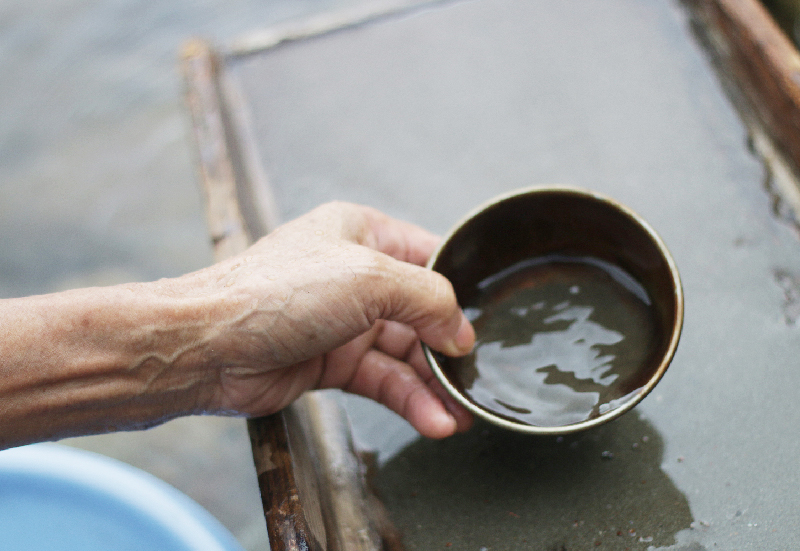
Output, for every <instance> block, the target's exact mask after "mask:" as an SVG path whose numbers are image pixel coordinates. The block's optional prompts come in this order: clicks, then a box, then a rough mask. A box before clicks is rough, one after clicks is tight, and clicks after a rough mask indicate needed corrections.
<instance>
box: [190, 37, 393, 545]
mask: <svg viewBox="0 0 800 551" xmlns="http://www.w3.org/2000/svg"><path fill="white" fill-rule="evenodd" d="M223 65H224V58H222V57H221V56H219V55H218V54H216V53H215V51H214V50H213V49H212V48H211V47H210V46H209V45H208V44H206V43H204V42H201V41H192V42H190V43H188V44H187V45H186V46H185V48H184V51H183V63H182V66H183V71H184V78H185V82H186V84H187V91H186V95H187V98H186V100H187V104H188V106H189V110H190V112H191V115H192V129H193V134H194V138H195V141H196V143H197V150H198V152H199V158H198V164H199V167H200V179H201V182H202V186H201V187H202V189H203V192H204V195H205V199H206V210H207V218H208V225H209V230H210V232H211V237H212V242H213V244H214V253H215V256H216V258H217V259H218V260H221V259H223V258H227V257H229V256H232V255H235V254H238V253H240V252H242V251H244V250H245V249H246V248H247V247H248V246H249V244H250V243H252V242H253V241H254V240H255V239H257V238H259V237H261V236H262V235H263V234H265V233H267V232H268V231H270V230H272V229H273V228H274V227H275V226H276V224H277V215H276V210H277V209H276V208H275V205H274V201H273V200H272V197H271V193H270V191H269V189H268V182H267V181H266V177H265V175H264V174H263V172H262V171H261V169H260V165H259V163H258V160H257V159H256V158H255V147H254V144H253V142H252V136H251V135H250V131H249V128H247V116H246V113H244V111H243V109H244V108H243V104H242V102H241V100H240V97H239V96H238V95H236V90H235V87H234V86H233V85H232V83H231V82H230V80H228V79H226V77H225V76H224V70H223ZM248 430H249V433H250V440H251V444H252V453H253V460H254V464H255V468H256V473H257V475H258V483H259V488H260V491H261V499H262V504H263V507H264V516H265V520H266V523H267V533H268V535H269V540H270V547H271V549H272V551H301V550H302V551H378V550H379V549H381V548H382V543H381V541H382V540H381V536H380V535H379V534H378V531H377V530H376V527H375V526H376V524H375V522H374V521H373V518H372V516H371V514H370V513H371V511H372V510H374V509H376V508H375V507H374V506H371V504H372V505H374V501H373V500H374V498H373V497H372V496H370V495H369V493H368V492H367V490H366V484H365V480H364V475H363V469H362V466H361V464H360V463H359V460H358V458H357V455H356V453H355V450H354V447H353V445H352V440H351V437H350V428H349V425H348V424H347V422H346V421H345V419H344V416H343V413H342V411H341V408H340V407H339V406H338V404H336V403H335V401H333V400H332V399H331V398H329V397H327V396H325V395H324V394H322V393H315V392H312V393H306V394H305V395H304V396H303V397H302V398H301V399H299V400H297V401H296V402H295V403H294V404H292V405H291V406H289V407H287V408H286V409H285V410H283V411H281V412H279V413H276V414H274V415H271V416H267V417H263V418H258V419H251V420H249V421H248ZM382 520H383V524H382V525H383V526H386V523H385V519H382ZM391 549H392V550H393V549H398V547H397V546H396V545H395V546H393V547H392V548H391Z"/></svg>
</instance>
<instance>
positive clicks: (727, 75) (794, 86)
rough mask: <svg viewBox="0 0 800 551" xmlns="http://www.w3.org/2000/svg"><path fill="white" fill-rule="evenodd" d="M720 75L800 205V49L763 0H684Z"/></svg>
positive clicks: (784, 190) (790, 197)
mask: <svg viewBox="0 0 800 551" xmlns="http://www.w3.org/2000/svg"><path fill="white" fill-rule="evenodd" d="M683 1H684V3H685V4H686V5H687V6H688V7H689V9H690V12H691V13H692V15H693V18H694V21H693V23H694V25H693V26H694V29H695V31H696V34H697V35H698V36H699V37H700V39H701V41H702V42H703V43H704V44H705V45H706V46H707V49H708V51H709V53H710V54H711V56H712V59H713V61H714V63H715V66H716V68H717V69H718V75H719V76H720V78H721V79H722V81H723V83H724V84H725V86H726V89H727V91H728V93H729V95H730V96H731V98H732V99H733V101H734V104H735V105H736V106H737V108H738V109H739V112H740V115H741V116H742V119H743V120H744V122H745V124H747V125H748V127H749V128H750V131H751V134H752V138H753V145H754V146H755V149H756V151H757V152H758V153H759V154H760V155H761V156H762V157H763V158H764V160H765V161H766V163H767V166H768V168H770V169H771V170H773V172H775V174H773V176H777V178H776V179H775V182H774V184H775V185H777V186H778V187H779V188H780V189H777V190H773V191H775V192H776V193H779V194H780V195H781V196H782V197H783V199H784V200H785V201H787V202H788V203H789V204H790V205H792V206H793V207H794V209H795V212H796V209H797V208H798V207H800V191H798V185H797V182H798V176H800V53H798V51H797V49H796V48H795V46H794V45H793V44H792V42H791V41H790V40H789V38H788V37H787V36H786V35H785V34H784V32H783V31H782V30H781V28H780V27H779V26H778V24H777V23H776V22H775V20H774V19H773V18H772V16H771V15H770V14H769V12H768V11H767V9H766V8H765V7H764V6H763V5H762V4H761V3H760V2H759V1H758V0H683Z"/></svg>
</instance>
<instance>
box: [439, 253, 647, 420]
mask: <svg viewBox="0 0 800 551" xmlns="http://www.w3.org/2000/svg"><path fill="white" fill-rule="evenodd" d="M478 287H479V291H480V293H479V295H478V299H477V301H476V303H475V304H470V305H467V308H466V311H467V313H468V316H469V317H471V318H472V322H473V324H474V326H475V330H476V333H477V345H476V348H475V351H474V352H473V353H472V354H471V355H470V356H467V357H466V358H463V359H461V360H460V361H456V362H454V365H453V369H452V370H451V376H452V377H453V378H454V379H455V380H456V381H457V386H459V387H460V388H463V389H464V391H465V393H466V394H467V395H468V396H469V397H470V399H471V400H473V401H474V402H475V403H476V404H478V405H480V406H482V407H483V408H486V409H488V410H489V411H492V412H494V413H497V414H499V415H501V416H503V417H506V418H511V419H514V420H517V421H521V422H523V423H527V424H531V425H537V426H563V425H569V424H573V423H577V422H580V421H584V420H587V419H590V418H593V417H597V416H598V415H600V414H602V413H605V412H606V411H608V410H610V409H613V408H615V407H618V406H619V405H621V404H622V403H624V402H625V400H626V398H627V397H628V396H632V395H634V394H635V393H636V391H637V390H638V389H639V388H641V387H642V386H643V385H644V383H645V381H646V380H647V378H648V376H649V375H650V374H651V373H652V369H653V364H654V363H656V362H652V361H651V360H652V358H651V354H652V349H653V348H654V347H653V344H654V342H655V339H656V332H657V328H658V325H657V321H656V320H655V319H654V316H653V314H652V309H651V308H650V305H651V301H650V297H649V296H648V295H647V292H646V291H645V289H644V288H643V287H642V286H641V284H640V283H639V282H637V281H636V280H635V279H634V278H633V277H631V276H630V275H628V274H627V273H626V272H624V271H622V270H621V269H619V268H618V267H616V266H613V265H611V264H609V263H608V262H605V261H602V260H599V259H596V258H591V257H567V256H552V257H544V258H536V259H530V260H528V261H524V262H522V263H519V264H516V265H514V266H512V267H511V268H508V269H506V270H504V271H503V272H501V273H500V274H496V275H494V276H492V277H490V278H487V279H485V280H484V281H482V282H481V283H480V284H479V285H478ZM656 365H657V363H656Z"/></svg>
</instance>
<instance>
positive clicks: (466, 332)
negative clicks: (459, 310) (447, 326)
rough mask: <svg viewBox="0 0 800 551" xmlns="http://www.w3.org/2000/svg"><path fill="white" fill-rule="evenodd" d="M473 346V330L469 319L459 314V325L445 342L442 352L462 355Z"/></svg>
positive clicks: (468, 351) (449, 354) (467, 352)
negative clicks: (451, 337) (452, 336)
mask: <svg viewBox="0 0 800 551" xmlns="http://www.w3.org/2000/svg"><path fill="white" fill-rule="evenodd" d="M474 346H475V330H474V329H473V328H472V324H471V323H470V322H469V320H468V319H467V318H466V316H464V315H463V314H462V315H461V325H460V326H459V327H458V332H457V333H456V336H455V338H454V339H453V340H451V341H448V342H447V343H445V347H444V348H445V349H444V350H443V352H444V353H445V354H447V355H448V356H463V355H464V354H469V353H470V352H471V351H472V348H473V347H474Z"/></svg>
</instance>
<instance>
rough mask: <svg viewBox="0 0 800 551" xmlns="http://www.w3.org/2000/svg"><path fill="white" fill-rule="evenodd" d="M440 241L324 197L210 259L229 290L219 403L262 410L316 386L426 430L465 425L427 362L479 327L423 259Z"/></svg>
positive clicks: (218, 340) (217, 342)
mask: <svg viewBox="0 0 800 551" xmlns="http://www.w3.org/2000/svg"><path fill="white" fill-rule="evenodd" d="M437 242H438V238H436V237H435V236H433V235H431V234H429V233H428V232H426V231H424V230H422V229H420V228H418V227H416V226H414V225H411V224H408V223H404V222H400V221H398V220H394V219H392V218H389V217H388V216H385V215H383V214H381V213H380V212H378V211H376V210H374V209H370V208H367V207H361V206H357V205H351V204H345V203H332V204H328V205H324V206H322V207H319V208H317V209H315V210H314V211H312V212H310V213H309V214H307V215H305V216H303V217H301V218H298V219H297V220H295V221H293V222H290V223H288V224H286V225H284V226H282V227H280V228H278V229H277V230H275V231H274V232H273V233H271V234H270V235H268V236H267V237H265V238H263V239H261V240H260V241H259V242H257V243H256V244H255V245H253V246H252V247H251V248H250V249H248V250H247V251H246V252H245V253H244V254H242V255H240V256H238V257H235V258H232V259H230V260H228V261H225V262H222V263H220V264H217V265H215V266H213V267H212V268H209V270H210V271H211V272H210V273H208V272H207V273H206V276H208V275H211V274H213V276H214V278H215V285H216V286H218V287H219V289H220V290H221V292H223V295H224V297H225V300H224V304H225V306H224V313H225V315H224V316H223V317H222V319H223V320H224V321H222V322H220V323H219V324H218V326H217V328H216V332H215V337H214V339H213V346H212V347H211V348H212V350H213V352H212V353H213V357H214V361H215V363H216V364H217V366H218V369H219V373H220V376H219V383H218V385H217V388H216V390H215V392H214V393H213V394H212V396H211V398H210V399H209V403H208V404H207V406H208V407H207V409H208V410H211V411H221V412H236V413H241V414H245V415H251V416H255V415H263V414H268V413H272V412H275V411H278V410H279V409H281V408H283V407H284V406H286V405H288V404H289V403H290V402H291V401H293V400H294V399H296V398H297V397H298V396H300V394H302V393H303V392H304V391H306V390H308V389H316V388H341V389H343V390H345V391H348V392H351V393H355V394H360V395H362V396H366V397H368V398H371V399H373V400H376V401H378V402H380V403H382V404H384V405H386V406H387V407H389V408H390V409H392V410H394V411H395V412H397V413H399V414H400V415H402V416H403V417H404V418H406V419H407V420H408V421H409V422H410V423H411V424H412V425H413V426H414V427H415V428H416V429H417V430H418V431H419V432H420V433H421V434H423V435H425V436H428V437H433V438H440V437H444V436H448V435H450V434H452V433H453V432H455V431H459V430H466V429H467V428H468V427H469V426H470V424H471V420H472V418H471V415H470V414H469V413H468V412H467V411H466V410H465V409H464V408H463V407H462V406H460V405H459V404H458V403H457V402H455V400H453V399H452V398H450V397H449V396H448V395H447V393H446V392H445V391H444V389H443V387H442V386H441V385H440V383H439V382H438V381H437V380H436V378H435V377H434V375H433V373H432V372H431V370H430V367H429V366H428V364H427V362H426V360H425V357H424V354H423V351H422V348H421V345H420V340H422V341H424V342H425V343H427V344H428V345H429V346H431V347H432V348H434V349H436V350H439V351H441V352H443V353H445V354H449V355H462V354H466V353H467V352H469V350H470V349H471V347H472V346H473V344H474V339H475V335H474V332H473V330H472V327H471V325H470V324H469V322H468V321H467V319H466V318H465V317H464V315H463V313H462V312H461V310H460V308H459V307H458V304H457V302H456V299H455V295H454V293H453V289H452V286H451V285H450V283H449V282H448V281H447V280H446V279H445V278H444V277H443V276H441V275H439V274H437V273H434V272H432V271H430V270H427V269H425V268H423V267H421V266H422V265H424V264H425V262H427V259H428V257H429V256H430V254H431V253H432V252H433V250H434V248H435V247H436V245H437Z"/></svg>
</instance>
